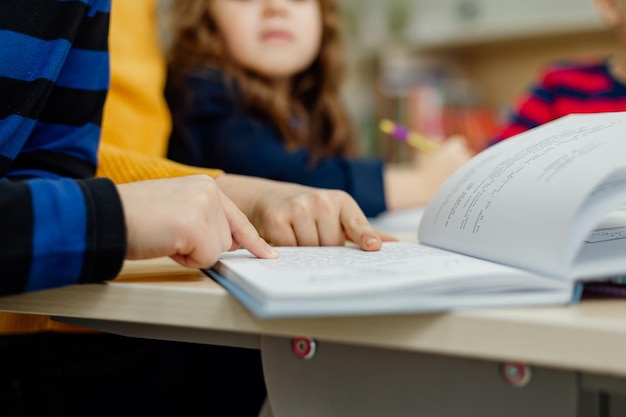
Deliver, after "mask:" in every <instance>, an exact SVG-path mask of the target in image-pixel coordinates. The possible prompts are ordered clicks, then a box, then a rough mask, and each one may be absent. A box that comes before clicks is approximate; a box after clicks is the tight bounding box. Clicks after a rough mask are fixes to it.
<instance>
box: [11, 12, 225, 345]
mask: <svg viewBox="0 0 626 417" xmlns="http://www.w3.org/2000/svg"><path fill="white" fill-rule="evenodd" d="M156 7H157V6H156V0H124V1H114V2H113V6H112V10H111V31H110V38H109V48H110V54H111V89H110V91H109V94H108V95H107V101H106V104H105V108H104V118H103V122H102V123H103V124H102V144H101V146H100V152H99V165H98V171H97V175H98V176H106V177H110V178H112V179H113V181H115V182H116V183H118V184H122V183H125V182H131V181H138V180H145V179H155V178H167V177H179V176H184V175H191V174H207V175H210V176H212V177H215V176H217V175H219V174H221V173H222V171H220V170H211V169H203V168H195V167H190V166H186V165H181V164H178V163H175V162H173V161H170V160H167V159H165V158H164V155H165V152H166V149H167V140H168V135H169V131H170V128H171V120H170V115H169V112H168V109H167V105H166V103H165V100H164V99H163V93H162V91H163V86H164V82H165V61H164V59H163V55H162V54H161V51H160V49H159V46H158V45H159V40H158V31H157V21H156V13H157V10H156ZM43 331H57V332H92V331H93V330H88V329H83V328H80V327H76V326H71V325H69V324H64V323H59V322H54V321H52V320H50V319H49V318H48V317H47V316H38V315H29V314H17V313H3V312H0V334H28V333H38V332H43Z"/></svg>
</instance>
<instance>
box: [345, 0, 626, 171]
mask: <svg viewBox="0 0 626 417" xmlns="http://www.w3.org/2000/svg"><path fill="white" fill-rule="evenodd" d="M340 5H341V8H342V13H343V17H344V35H345V36H344V38H345V41H346V46H347V52H348V58H349V72H348V82H347V84H346V86H345V91H344V95H345V102H346V104H347V105H348V108H349V110H350V112H351V114H352V116H353V120H354V123H355V126H356V127H357V129H358V132H359V137H360V145H361V152H362V154H364V155H382V156H383V157H384V158H385V159H386V160H387V161H390V162H402V161H403V160H404V159H406V158H407V157H408V152H407V149H406V147H405V146H404V145H403V144H401V143H398V142H397V141H393V140H389V139H388V138H386V137H385V135H383V134H382V133H380V132H379V130H378V122H379V120H380V119H381V118H389V119H392V120H394V121H397V122H399V123H401V124H404V125H406V126H408V127H410V128H412V129H414V130H417V131H420V132H421V133H423V134H426V135H428V136H431V137H433V138H445V137H447V136H449V135H451V134H454V133H460V134H462V135H465V136H466V137H467V138H468V139H469V141H470V142H471V144H472V146H473V147H474V149H476V150H480V149H482V148H483V147H484V146H485V143H486V141H487V140H489V139H490V138H491V137H492V136H493V135H494V134H495V131H496V130H497V125H498V123H499V122H500V121H501V120H502V118H503V117H504V116H506V113H507V110H508V108H509V106H511V105H512V104H513V103H514V102H515V99H516V98H517V97H519V96H520V94H522V93H523V92H524V91H526V89H527V88H528V87H529V86H530V84H531V83H532V82H533V81H534V80H535V79H536V78H537V76H538V72H539V70H540V69H541V68H542V67H543V66H544V65H546V64H547V63H550V62H553V61H555V60H561V59H571V58H583V57H590V56H598V55H606V54H607V53H608V52H609V51H611V50H614V48H615V43H616V40H615V39H614V35H613V33H612V32H611V31H610V30H609V29H608V28H606V27H605V26H604V24H603V23H602V21H601V19H600V17H599V15H598V13H597V11H596V9H595V6H594V4H593V0H524V1H519V0H436V1H435V0H385V1H382V0H340Z"/></svg>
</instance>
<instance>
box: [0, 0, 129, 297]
mask: <svg viewBox="0 0 626 417" xmlns="http://www.w3.org/2000/svg"><path fill="white" fill-rule="evenodd" d="M109 11H110V0H82V1H81V0H28V1H20V0H0V177H1V178H2V180H0V271H2V272H1V274H0V276H1V277H0V294H9V293H18V292H23V291H32V290H36V289H42V288H50V287H56V286H60V285H67V284H74V283H80V282H93V281H99V280H104V279H111V278H112V277H114V276H115V274H116V273H117V272H118V271H119V268H120V266H121V263H122V261H123V258H124V254H125V250H126V236H125V226H124V217H123V212H122V208H121V203H120V201H119V197H118V195H117V192H116V190H115V187H114V185H113V183H112V182H111V181H109V180H108V179H94V178H91V177H93V175H94V173H95V167H96V163H97V148H98V143H99V139H100V124H101V119H102V109H103V105H104V100H105V97H106V93H107V89H108V84H109V56H108V49H107V39H108V25H109Z"/></svg>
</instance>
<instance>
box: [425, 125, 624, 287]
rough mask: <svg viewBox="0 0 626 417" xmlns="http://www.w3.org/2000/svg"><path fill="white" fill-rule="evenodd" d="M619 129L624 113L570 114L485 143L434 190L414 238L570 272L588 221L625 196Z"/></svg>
mask: <svg viewBox="0 0 626 417" xmlns="http://www.w3.org/2000/svg"><path fill="white" fill-rule="evenodd" d="M625 131H626V113H601V114H585V115H571V116H567V117H564V118H562V119H559V120H556V121H554V122H551V123H548V124H546V125H543V126H541V127H539V128H536V129H533V130H530V131H528V132H525V133H523V134H521V135H518V136H516V137H514V138H510V139H508V140H505V141H503V142H501V143H499V144H497V145H495V146H493V147H491V148H488V149H487V150H485V151H483V152H482V153H480V154H479V155H477V156H475V157H474V158H472V160H470V161H469V162H468V163H467V164H465V165H464V166H463V167H461V168H460V169H459V170H458V171H457V172H455V173H454V174H453V175H452V176H451V177H450V178H449V179H448V181H446V182H445V183H444V184H443V186H442V187H441V188H440V189H439V190H438V192H437V194H436V195H435V197H434V198H433V199H432V200H431V202H430V203H429V205H428V206H427V208H426V210H425V212H424V215H423V218H422V221H421V223H420V227H419V233H418V235H419V238H420V241H421V242H423V243H427V244H431V245H434V246H438V247H442V248H445V249H449V250H454V251H458V252H462V253H466V254H470V255H473V256H477V257H481V258H485V259H491V260H493V261H496V262H501V263H505V264H508V265H513V266H517V267H522V268H527V269H531V270H535V271H541V272H542V273H546V274H550V275H560V276H563V277H565V276H568V275H570V274H571V270H570V267H571V263H572V261H573V258H574V255H575V254H576V252H577V251H578V248H579V247H580V245H582V242H583V240H584V239H585V237H586V236H587V235H589V233H590V232H591V231H592V230H593V227H594V223H595V224H597V223H600V221H601V219H602V217H603V215H604V214H607V213H609V212H610V211H613V210H614V209H615V208H616V207H617V205H618V203H617V202H618V201H620V200H621V201H622V202H623V201H626V172H624V169H623V165H624V161H625V160H626V140H624V132H625ZM583 208H584V209H583ZM587 214H589V215H587ZM579 223H580V224H579ZM568 241H570V242H573V243H572V244H570V245H568Z"/></svg>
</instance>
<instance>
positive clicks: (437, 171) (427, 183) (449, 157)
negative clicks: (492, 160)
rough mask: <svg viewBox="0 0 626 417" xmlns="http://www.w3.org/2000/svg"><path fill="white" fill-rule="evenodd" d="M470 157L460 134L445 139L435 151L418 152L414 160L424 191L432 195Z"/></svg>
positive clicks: (470, 154) (469, 152) (470, 152)
mask: <svg viewBox="0 0 626 417" xmlns="http://www.w3.org/2000/svg"><path fill="white" fill-rule="evenodd" d="M471 157H472V151H471V150H470V148H469V147H468V146H467V142H466V141H465V138H463V137H461V136H451V137H450V138H448V139H446V140H445V141H444V142H442V143H441V146H440V147H439V149H438V150H437V151H435V152H432V153H427V152H419V153H418V155H417V160H416V162H417V171H418V175H419V176H420V177H422V178H423V181H422V184H423V187H425V191H426V192H427V193H428V194H429V195H430V196H431V197H432V195H433V194H434V193H435V191H437V189H438V188H439V186H440V185H441V184H443V182H444V181H445V180H446V179H447V178H448V177H449V176H450V175H451V174H452V173H453V172H454V171H456V170H457V169H458V168H460V167H461V165H463V164H464V163H465V162H467V161H468V160H469V159H470V158H471ZM429 199H430V198H428V200H429Z"/></svg>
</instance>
